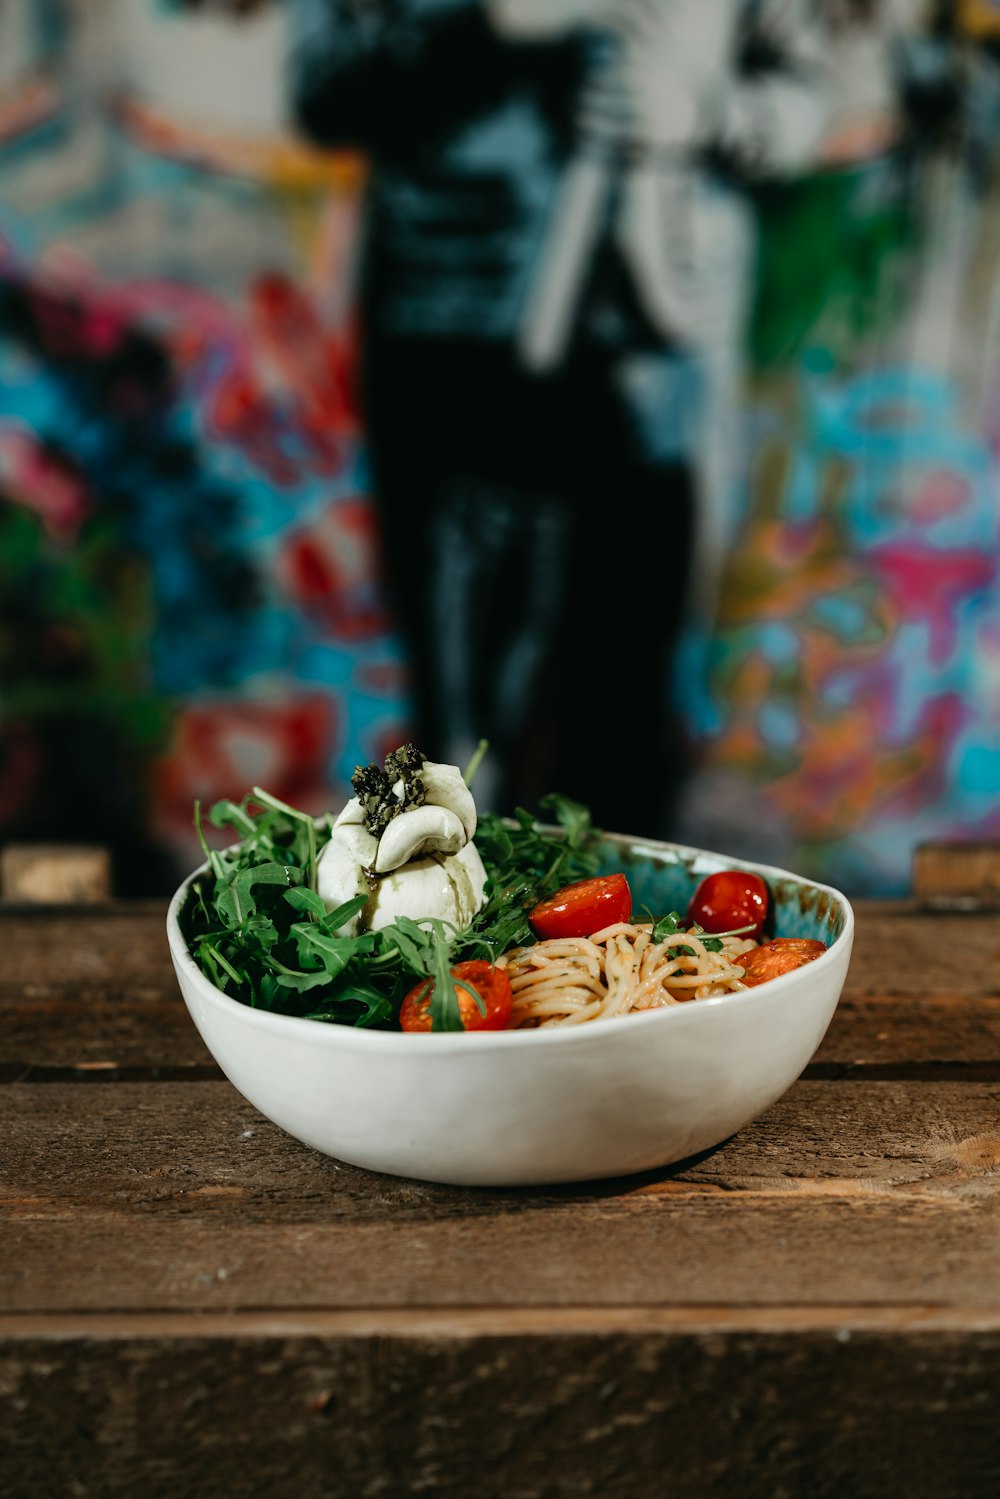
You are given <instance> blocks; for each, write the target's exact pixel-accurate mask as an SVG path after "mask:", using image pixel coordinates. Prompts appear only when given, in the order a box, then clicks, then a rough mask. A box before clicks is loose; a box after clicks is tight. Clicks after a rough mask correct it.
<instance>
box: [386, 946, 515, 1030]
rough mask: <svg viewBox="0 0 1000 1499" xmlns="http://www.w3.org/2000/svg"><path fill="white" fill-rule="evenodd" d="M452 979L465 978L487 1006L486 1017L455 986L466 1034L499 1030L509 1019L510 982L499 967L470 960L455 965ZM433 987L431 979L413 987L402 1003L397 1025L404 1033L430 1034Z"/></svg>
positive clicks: (472, 1001)
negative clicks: (422, 1032)
mask: <svg viewBox="0 0 1000 1499" xmlns="http://www.w3.org/2000/svg"><path fill="white" fill-rule="evenodd" d="M451 972H452V976H453V977H454V978H457V979H464V980H465V982H466V983H467V984H471V985H472V987H473V988H474V989H475V990H476V992H477V993H478V994H479V995H481V997H482V999H483V1002H484V1004H485V1005H486V1014H485V1015H483V1014H481V1012H480V1009H479V1006H478V1005H477V1004H476V1001H475V1000H474V999H473V997H472V995H471V994H469V993H468V992H467V991H466V990H465V989H460V988H459V987H458V985H457V984H456V985H455V993H456V994H457V995H458V1013H459V1015H461V1017H462V1025H463V1026H464V1028H465V1029H466V1030H467V1031H502V1030H504V1029H505V1028H506V1025H507V1022H508V1020H509V1019H510V1010H511V1005H512V1004H513V1003H514V995H513V993H512V991H511V987H510V979H509V978H508V977H507V974H506V972H505V971H504V969H502V968H494V966H493V964H492V963H487V962H486V960H485V959H483V958H472V959H470V960H469V961H468V962H467V963H457V964H456V965H455V967H454V968H453V969H452V970H451ZM433 992H434V985H433V983H432V982H431V980H430V979H422V980H421V982H420V983H419V984H414V986H413V988H412V989H411V990H410V992H409V994H408V995H407V996H406V998H405V999H404V1000H403V1003H402V1005H401V1007H400V1011H399V1023H400V1025H401V1026H402V1028H403V1030H404V1031H429V1030H430V1028H431V995H432V994H433Z"/></svg>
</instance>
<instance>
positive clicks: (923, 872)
mask: <svg viewBox="0 0 1000 1499" xmlns="http://www.w3.org/2000/svg"><path fill="white" fill-rule="evenodd" d="M913 894H914V896H915V898H916V900H917V901H918V902H919V903H920V904H921V905H923V906H927V907H930V908H933V909H935V910H939V911H989V910H1000V843H988V842H983V843H959V842H954V843H948V842H932V843H921V844H918V845H917V847H916V849H915V850H914V855H913Z"/></svg>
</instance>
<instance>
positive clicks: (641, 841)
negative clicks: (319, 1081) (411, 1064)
mask: <svg viewBox="0 0 1000 1499" xmlns="http://www.w3.org/2000/svg"><path fill="white" fill-rule="evenodd" d="M602 837H603V839H604V840H605V841H607V842H612V843H620V844H626V845H627V846H628V848H629V851H630V855H631V856H632V857H640V858H641V857H643V856H646V857H654V858H657V857H659V858H662V855H663V854H667V855H669V856H670V857H671V859H675V860H676V862H677V863H681V864H684V863H688V864H695V863H697V861H699V860H704V861H706V862H708V863H710V864H712V865H714V866H716V867H717V868H720V869H739V870H747V871H749V872H750V873H754V874H759V875H761V876H762V877H764V878H769V879H770V880H771V881H772V882H773V881H783V882H786V883H787V882H790V883H791V884H793V885H800V886H803V887H805V888H806V889H808V890H811V891H817V892H819V893H820V894H824V895H827V896H832V897H833V899H834V901H835V902H836V903H837V905H838V906H839V907H840V910H841V913H842V915H843V926H842V928H841V930H840V932H839V933H838V935H837V936H836V937H835V938H834V940H833V942H832V943H831V944H830V946H829V947H828V948H827V950H826V952H825V953H823V954H822V955H821V956H820V957H818V958H815V959H813V961H812V962H811V963H809V964H807V965H805V966H804V967H802V968H796V969H792V970H791V971H789V972H788V973H783V974H779V975H778V977H777V978H774V979H771V980H769V981H768V983H767V984H766V985H765V984H762V985H757V986H754V987H753V988H752V989H743V990H738V991H735V992H732V993H728V994H717V995H713V996H711V997H710V998H708V999H700V1000H698V1001H696V1002H694V1003H691V1004H682V1005H669V1006H666V1007H664V1008H662V1009H655V1010H643V1011H641V1012H639V1013H638V1014H634V1013H633V1014H628V1015H622V1016H615V1017H613V1018H614V1019H615V1020H627V1021H628V1022H629V1024H628V1027H627V1033H628V1034H635V1028H636V1027H637V1026H643V1025H662V1024H664V1023H666V1024H670V1025H678V1024H691V1023H693V1017H696V1016H698V1015H707V1014H709V1013H712V1012H716V1011H719V1010H731V1009H734V1008H736V1007H743V1008H745V1007H747V1006H753V1005H755V1004H756V1005H759V1006H766V1005H767V1004H768V1003H769V1002H771V1001H773V999H774V997H775V996H776V995H777V996H780V995H782V994H785V993H787V992H788V991H789V990H790V989H793V988H795V987H796V986H797V985H798V984H801V982H802V979H803V977H805V976H808V977H809V978H810V979H811V978H812V977H813V976H814V975H817V974H818V973H819V972H821V971H822V970H823V969H824V968H831V967H833V966H834V965H835V964H837V963H839V962H840V961H841V960H842V959H845V958H846V959H847V960H848V961H849V958H850V952H851V947H852V945H853V941H854V910H853V908H852V906H851V902H850V901H849V899H848V898H847V896H846V895H845V894H844V893H843V891H841V890H838V889H836V888H835V887H834V886H833V885H826V884H823V883H821V882H820V881H818V880H810V879H808V878H807V877H806V876H804V875H798V874H795V873H794V872H793V871H791V870H788V869H782V868H780V867H779V866H778V865H773V864H761V863H757V862H755V861H753V860H750V859H737V858H735V857H734V856H732V855H730V854H723V853H715V852H713V851H712V850H710V849H703V848H694V847H692V846H690V845H688V844H683V843H673V842H669V841H666V840H659V839H654V838H639V837H634V836H632V835H630V834H626V833H609V832H604V833H603V834H602ZM207 868H208V861H207V860H206V861H205V862H204V863H202V864H200V865H199V866H198V867H197V868H196V869H193V870H192V871H191V873H190V874H188V875H187V876H186V877H185V879H184V880H182V881H181V883H180V885H178V887H177V889H176V890H175V891H174V894H173V896H172V897H171V900H170V904H169V906H168V908H167V919H166V928H167V941H168V943H169V947H170V953H171V957H172V958H173V961H174V964H175V967H176V968H177V969H178V974H180V973H181V972H183V973H184V974H185V975H186V976H187V977H188V978H189V979H190V980H191V981H192V983H193V984H194V987H195V988H196V989H197V991H198V993H199V994H200V995H201V997H202V999H203V1000H206V1001H208V1002H209V1003H211V1004H212V1005H213V1006H214V1007H215V1008H216V1009H217V1010H219V1011H220V1012H221V1013H222V1014H223V1015H226V1016H228V1017H229V1018H231V1019H234V1020H238V1021H240V1022H242V1023H243V1024H246V1025H250V1026H251V1027H253V1028H256V1029H262V1030H264V1031H270V1032H272V1033H273V1034H275V1035H285V1036H288V1037H289V1038H295V1037H300V1038H301V1039H306V1038H311V1040H312V1042H313V1043H314V1044H316V1045H325V1046H336V1047H347V1048H351V1049H357V1050H360V1051H383V1052H387V1053H390V1054H391V1053H397V1054H404V1055H405V1054H406V1053H409V1054H410V1055H413V1056H416V1055H421V1054H423V1055H441V1054H442V1053H448V1052H465V1051H468V1050H470V1049H471V1050H472V1051H474V1052H476V1053H477V1054H480V1053H482V1051H483V1050H484V1048H487V1049H494V1048H497V1047H499V1048H500V1049H501V1050H508V1049H514V1050H517V1049H519V1048H521V1047H523V1046H529V1047H531V1048H532V1049H534V1050H537V1048H538V1047H540V1046H571V1045H579V1044H581V1043H583V1042H586V1041H587V1039H588V1038H589V1039H590V1040H591V1041H592V1040H594V1039H595V1034H594V1033H595V1031H596V1033H597V1039H601V1038H603V1040H605V1041H608V1040H610V1039H611V1035H610V1034H609V1029H608V1024H610V1022H609V1023H608V1024H605V1025H597V1026H592V1025H568V1026H552V1027H549V1028H544V1027H543V1028H541V1029H537V1028H536V1029H521V1030H514V1031H427V1032H419V1033H411V1032H407V1031H381V1030H371V1029H369V1028H367V1027H365V1026H350V1025H336V1024H333V1023H331V1022H328V1021H320V1020H309V1019H308V1018H306V1017H305V1016H301V1015H282V1014H278V1013H276V1012H274V1011H273V1010H258V1009H255V1008H254V1007H253V1006H252V1005H247V1004H244V1003H243V1002H242V1001H241V1000H238V999H234V998H233V997H232V996H231V995H229V994H226V993H225V992H224V991H223V990H222V989H219V988H218V987H217V986H216V985H215V984H213V983H212V981H211V979H210V978H209V977H208V975H207V974H205V973H203V972H202V970H201V968H199V966H198V964H197V963H196V962H195V959H194V956H193V954H192V953H191V951H190V949H189V948H188V945H187V943H186V941H185V940H184V935H183V933H182V932H181V927H180V919H179V918H180V911H181V908H182V906H183V904H184V900H185V899H186V896H187V892H188V890H189V888H190V886H191V884H192V883H193V881H194V880H196V879H197V878H198V876H199V875H200V874H202V873H203V872H204V871H205V870H207ZM705 872H706V873H711V872H712V871H711V870H706V871H705ZM845 972H846V969H845ZM184 998H185V1002H186V1000H187V996H186V995H185V996H184ZM838 998H839V996H838ZM694 1023H696V1022H694ZM612 1033H613V1034H619V1035H620V1034H621V1031H620V1030H619V1028H618V1027H617V1026H614V1027H613V1031H612Z"/></svg>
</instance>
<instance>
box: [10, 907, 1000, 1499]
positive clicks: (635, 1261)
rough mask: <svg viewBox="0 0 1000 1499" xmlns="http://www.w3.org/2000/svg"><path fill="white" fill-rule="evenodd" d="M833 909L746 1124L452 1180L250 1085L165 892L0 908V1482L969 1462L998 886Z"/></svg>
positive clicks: (802, 1478)
mask: <svg viewBox="0 0 1000 1499" xmlns="http://www.w3.org/2000/svg"><path fill="white" fill-rule="evenodd" d="M858 918H859V919H858V937H857V945H856V948H855V956H854V960H853V963H852V969H851V974H850V977H849V980H848V985H847V989H846V991H845V995H844V998H843V999H842V1001H841V1005H840V1008H839V1011H838V1014H837V1017H836V1019H835V1021H834V1023H833V1026H832V1027H831V1030H830V1032H829V1034H828V1037H827V1039H826V1041H825V1042H824V1044H823V1046H822V1048H821V1050H820V1052H819V1054H818V1055H817V1057H816V1059H815V1061H814V1062H813V1064H812V1065H811V1066H810V1067H809V1069H808V1070H807V1072H806V1074H805V1075H804V1077H803V1078H802V1079H801V1080H800V1081H799V1082H798V1083H797V1084H796V1085H795V1086H794V1087H793V1088H792V1090H791V1091H790V1092H789V1093H788V1094H787V1095H786V1097H785V1098H784V1099H782V1100H781V1102H779V1103H778V1104H776V1105H775V1106H774V1107H773V1108H772V1109H771V1110H770V1111H769V1112H768V1113H767V1114H766V1115H765V1116H764V1117H763V1118H761V1119H760V1120H758V1121H757V1122H756V1123H754V1124H752V1125H750V1126H748V1127H747V1128H746V1129H744V1130H742V1131H741V1132H740V1133H739V1134H738V1135H737V1136H736V1137H734V1138H733V1139H731V1140H730V1141H728V1142H727V1143H726V1144H724V1145H723V1146H721V1147H720V1148H719V1149H717V1150H715V1151H713V1152H711V1153H709V1154H707V1155H705V1156H704V1157H702V1158H699V1159H697V1160H695V1161H691V1162H688V1163H686V1164H685V1165H683V1166H681V1167H679V1168H676V1169H671V1170H664V1171H658V1172H655V1173H651V1174H649V1175H646V1176H642V1177H638V1178H630V1179H627V1180H617V1181H612V1182H601V1183H597V1184H593V1185H588V1186H582V1187H563V1188H553V1189H550V1190H540V1191H539V1190H518V1191H515V1190H507V1191H470V1190H464V1189H450V1188H444V1187H439V1186H428V1185H423V1184H421V1183H419V1182H413V1181H401V1180H395V1179H392V1178H388V1177H381V1176H375V1175H371V1174H369V1173H366V1172H364V1171H361V1170H355V1169H352V1168H350V1167H347V1166H344V1165H341V1164H339V1163H337V1162H336V1161H333V1160H329V1159H327V1158H326V1157H324V1156H321V1155H318V1154H316V1153H314V1152H313V1151H311V1150H309V1149H307V1148H306V1147H305V1146H302V1145H300V1144H298V1143H297V1142H296V1141H294V1140H292V1139H290V1138H289V1137H287V1136H286V1135H284V1134H282V1133H281V1131H280V1130H278V1129H277V1128H276V1127H275V1126H273V1125H271V1124H270V1123H268V1122H267V1121H266V1120H264V1119H263V1118H261V1117H260V1116H259V1115H258V1114H257V1113H256V1112H255V1111H254V1109H253V1108H251V1107H250V1105H249V1104H247V1103H246V1102H244V1100H243V1099H242V1098H241V1097H240V1096H239V1095H238V1094H237V1093H236V1092H235V1091H234V1090H233V1088H232V1087H230V1085H229V1084H228V1083H227V1082H226V1081H225V1080H224V1079H222V1077H221V1075H220V1074H219V1073H218V1072H217V1070H216V1068H215V1066H214V1065H213V1064H212V1062H211V1060H210V1058H209V1057H208V1055H207V1053H206V1052H205V1050H204V1049H203V1046H202V1044H201V1041H200V1040H199V1038H198V1036H197V1034H196V1032H195V1030H194V1027H193V1026H192V1024H191V1023H190V1021H189V1019H188V1017H187V1013H186V1011H185V1010H184V1008H183V1005H182V1003H181V1000H180V998H179V995H178V993H177V989H176V986H175V982H174V978H173V974H172V972H171V969H170V966H169V962H168V959H167V955H166V947H165V940H164V936H163V911H162V909H161V908H160V907H159V906H155V905H153V906H150V905H125V904H122V905H112V906H108V907H103V908H101V909H99V910H96V911H95V910H91V911H90V912H88V911H86V910H85V909H78V910H66V909H59V910H43V909H39V910H17V909H10V908H8V909H6V910H4V911H0V944H2V951H3V955H4V969H3V973H4V976H3V979H2V983H0V1024H2V1031H0V1034H2V1037H3V1042H2V1049H0V1057H2V1063H0V1080H2V1083H3V1086H2V1087H0V1100H2V1108H3V1115H4V1117H3V1120H2V1126H0V1128H2V1134H0V1139H2V1142H3V1144H2V1183H3V1186H2V1197H3V1207H2V1213H3V1226H2V1243H0V1281H2V1286H3V1297H2V1302H0V1333H2V1346H0V1391H2V1392H3V1404H2V1413H0V1492H2V1493H3V1494H4V1495H6V1496H8V1499H34V1496H36V1495H37V1496H45V1499H50V1496H55V1499H62V1496H84V1499H90V1496H103V1495H115V1496H119V1495H121V1496H128V1499H159V1496H164V1499H199V1496H202V1495H204V1496H213V1499H217V1496H225V1499H231V1496H240V1495H249V1494H261V1495H268V1496H282V1499H283V1496H285V1495H289V1496H292V1495H294V1496H295V1499H313V1496H316V1499H340V1496H343V1499H368V1496H373V1499H375V1496H378V1499H393V1496H396V1495H410V1494H413V1495H426V1494H440V1495H448V1496H455V1499H473V1496H475V1499H481V1496H494V1495H496V1496H500V1495H503V1496H504V1499H547V1496H563V1495H566V1496H568V1495H597V1496H600V1499H632V1496H637V1499H658V1496H660V1495H664V1496H668V1495H670V1496H672V1495H676V1496H679V1499H701V1496H726V1499H732V1496H738V1499H743V1496H758V1495H759V1496H761V1499H780V1496H792V1495H803V1496H809V1499H817V1496H820V1499H822V1496H827V1495H829V1496H836V1499H841V1496H864V1495H878V1496H891V1499H894V1496H896V1495H905V1496H906V1499H913V1496H923V1495H928V1496H934V1499H942V1496H952V1495H954V1496H962V1499H978V1496H980V1495H982V1496H987V1495H989V1496H991V1499H992V1496H995V1495H997V1494H1000V917H998V916H997V915H987V914H978V915H976V914H965V915H935V914H929V913H927V912H925V911H921V910H920V909H918V908H917V907H916V906H915V905H896V904H869V905H864V906H862V907H861V909H860V910H859V913H858Z"/></svg>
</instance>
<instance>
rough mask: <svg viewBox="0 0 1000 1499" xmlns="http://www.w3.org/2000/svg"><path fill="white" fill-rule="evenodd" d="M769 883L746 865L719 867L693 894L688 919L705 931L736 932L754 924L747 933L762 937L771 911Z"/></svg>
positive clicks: (750, 935)
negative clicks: (746, 868)
mask: <svg viewBox="0 0 1000 1499" xmlns="http://www.w3.org/2000/svg"><path fill="white" fill-rule="evenodd" d="M768 904H769V901H768V894H767V886H766V885H765V884H764V881H763V880H762V879H761V877H760V875H759V874H750V873H749V872H748V871H746V870H743V869H720V870H718V872H717V873H716V874H708V875H706V876H705V878H704V879H703V880H702V882H701V884H700V885H699V886H698V888H697V890H696V891H695V892H694V895H693V896H692V897H691V901H690V904H689V905H688V908H687V918H688V921H690V922H692V923H694V922H697V924H698V925H699V926H700V927H704V929H705V931H706V932H735V931H738V930H739V929H740V928H741V927H751V928H752V930H751V931H749V932H747V933H746V934H745V935H746V936H747V937H759V936H760V934H761V932H762V931H763V930H764V923H765V921H766V920H767V911H768Z"/></svg>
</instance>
